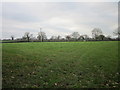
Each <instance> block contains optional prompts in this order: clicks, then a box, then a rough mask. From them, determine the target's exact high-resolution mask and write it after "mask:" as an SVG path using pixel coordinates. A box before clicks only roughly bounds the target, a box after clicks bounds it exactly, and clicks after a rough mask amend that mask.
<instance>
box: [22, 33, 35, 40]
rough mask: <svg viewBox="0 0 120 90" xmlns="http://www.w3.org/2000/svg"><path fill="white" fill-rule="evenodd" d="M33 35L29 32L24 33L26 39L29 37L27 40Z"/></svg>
mask: <svg viewBox="0 0 120 90" xmlns="http://www.w3.org/2000/svg"><path fill="white" fill-rule="evenodd" d="M32 36H33V35H32V34H30V33H29V32H25V34H24V37H23V38H24V39H27V41H28V42H29V41H30V38H31V37H32Z"/></svg>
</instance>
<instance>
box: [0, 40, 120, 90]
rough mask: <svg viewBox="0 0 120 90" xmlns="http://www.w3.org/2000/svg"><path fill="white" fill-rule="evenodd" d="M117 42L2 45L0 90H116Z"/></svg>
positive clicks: (117, 85)
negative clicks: (111, 89) (95, 89)
mask: <svg viewBox="0 0 120 90" xmlns="http://www.w3.org/2000/svg"><path fill="white" fill-rule="evenodd" d="M118 75H119V72H118V42H117V41H108V42H106V41H101V42H30V43H3V44H2V77H3V79H2V86H3V88H116V87H120V85H119V82H118Z"/></svg>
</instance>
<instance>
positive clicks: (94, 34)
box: [92, 28, 102, 39]
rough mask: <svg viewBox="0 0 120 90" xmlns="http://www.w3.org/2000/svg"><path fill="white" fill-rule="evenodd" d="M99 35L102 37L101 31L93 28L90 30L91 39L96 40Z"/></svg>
mask: <svg viewBox="0 0 120 90" xmlns="http://www.w3.org/2000/svg"><path fill="white" fill-rule="evenodd" d="M99 35H102V30H101V29H100V28H94V29H93V30H92V37H93V38H94V39H97V37H98V36H99Z"/></svg>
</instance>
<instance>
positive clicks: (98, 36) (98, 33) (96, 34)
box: [11, 27, 120, 42]
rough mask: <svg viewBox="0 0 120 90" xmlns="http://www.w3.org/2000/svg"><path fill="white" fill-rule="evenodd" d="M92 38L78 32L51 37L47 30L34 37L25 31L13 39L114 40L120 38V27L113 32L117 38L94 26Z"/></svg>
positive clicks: (44, 40) (41, 40) (51, 40)
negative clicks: (21, 35) (48, 36)
mask: <svg viewBox="0 0 120 90" xmlns="http://www.w3.org/2000/svg"><path fill="white" fill-rule="evenodd" d="M91 33H92V38H90V37H89V36H88V35H87V34H84V35H80V34H79V33H78V32H73V33H72V34H70V35H66V36H65V37H64V38H62V37H61V36H60V35H58V36H51V37H50V38H49V39H48V38H47V36H46V33H45V32H42V31H40V32H38V34H37V36H36V37H33V34H31V33H30V32H25V33H24V35H23V37H22V38H17V39H14V38H15V37H14V36H13V35H12V36H11V40H14V41H23V42H31V41H33V42H38V41H39V42H46V41H48V42H55V41H112V40H120V37H119V36H120V27H119V28H118V29H116V30H115V31H114V32H113V34H114V35H116V36H117V38H114V39H113V38H111V36H110V35H108V36H105V35H103V32H102V30H101V29H100V28H94V29H93V30H92V31H91Z"/></svg>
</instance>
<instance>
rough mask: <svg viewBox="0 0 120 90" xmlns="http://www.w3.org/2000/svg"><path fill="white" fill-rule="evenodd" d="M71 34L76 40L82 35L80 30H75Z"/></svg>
mask: <svg viewBox="0 0 120 90" xmlns="http://www.w3.org/2000/svg"><path fill="white" fill-rule="evenodd" d="M71 36H72V37H73V38H74V39H75V40H77V39H78V38H79V37H80V34H79V33H78V32H73V33H72V34H71Z"/></svg>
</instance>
